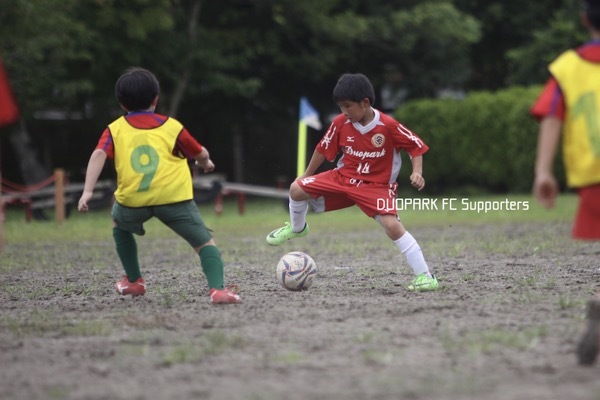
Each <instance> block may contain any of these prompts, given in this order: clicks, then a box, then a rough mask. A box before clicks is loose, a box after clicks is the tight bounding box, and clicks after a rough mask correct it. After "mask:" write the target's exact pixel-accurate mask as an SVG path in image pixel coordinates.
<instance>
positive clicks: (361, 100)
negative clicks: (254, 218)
mask: <svg viewBox="0 0 600 400" xmlns="http://www.w3.org/2000/svg"><path fill="white" fill-rule="evenodd" d="M333 100H334V101H335V102H336V103H337V105H338V106H339V107H340V110H341V112H342V114H340V115H338V116H337V117H336V118H335V119H334V120H333V123H332V124H331V126H330V127H329V129H328V130H327V132H326V133H325V135H324V136H323V138H322V139H321V141H320V143H319V144H318V145H317V146H316V149H315V151H314V153H313V156H312V158H311V160H310V162H309V164H308V167H307V168H306V171H305V172H304V174H303V175H302V176H300V177H298V178H297V179H296V181H295V182H293V183H292V185H291V186H290V203H289V208H290V219H291V223H286V225H285V226H284V227H282V228H279V229H276V230H274V231H273V232H271V233H270V234H269V235H268V236H267V243H269V244H270V245H273V246H278V245H280V244H282V243H284V242H286V241H287V240H290V239H293V238H296V237H302V236H306V234H307V233H308V224H307V223H306V213H307V211H308V205H309V203H310V204H311V206H312V208H313V209H314V210H315V211H316V212H325V211H333V210H339V209H342V208H346V207H350V206H352V205H357V206H358V207H359V208H360V209H361V210H362V211H363V212H364V213H365V214H366V215H367V216H369V217H371V218H374V219H375V220H376V221H377V222H379V224H381V226H382V227H383V229H384V230H385V233H386V234H387V236H388V237H389V238H390V239H391V240H392V241H393V242H394V243H395V244H396V246H397V247H398V249H399V250H400V252H402V253H403V254H404V255H405V256H406V259H407V261H408V264H409V265H410V267H411V268H412V270H413V272H414V273H415V275H416V277H415V278H414V279H413V280H412V282H411V284H410V285H409V286H408V289H409V290H411V291H433V290H437V289H438V287H439V284H438V281H437V279H436V278H435V277H434V276H433V275H432V274H431V273H430V271H429V267H428V265H427V263H426V262H425V259H424V257H423V253H422V251H421V248H420V247H419V244H418V243H417V242H416V240H415V239H414V237H413V236H412V235H411V234H410V233H409V232H407V231H406V229H405V228H404V226H403V225H402V223H401V222H400V220H399V219H398V215H397V211H396V207H395V200H396V194H397V186H398V184H397V183H396V179H397V178H398V173H399V172H400V166H401V157H400V150H405V151H406V152H407V153H408V154H409V155H410V157H411V164H412V174H411V175H410V181H411V184H412V186H414V187H415V188H416V189H417V190H421V189H423V187H424V186H425V180H424V179H423V176H422V165H423V154H424V153H425V152H426V151H427V150H428V149H429V148H428V147H427V145H426V144H425V143H423V141H422V140H421V139H420V138H419V137H418V136H417V135H415V134H414V133H413V132H411V131H410V130H409V129H408V128H406V127H405V126H403V125H402V124H400V123H398V122H397V121H395V120H394V119H393V118H391V117H390V116H388V115H385V114H383V113H382V112H380V111H378V110H376V109H374V108H373V107H372V106H373V103H374V101H375V93H374V90H373V86H372V85H371V82H370V81H369V79H368V78H367V77H366V76H364V75H363V74H344V75H342V76H341V77H340V78H339V80H338V82H337V85H336V86H335V88H334V90H333ZM339 153H342V157H341V158H340V159H339V161H338V164H337V168H335V169H333V170H330V171H326V172H322V173H320V174H317V175H314V173H315V172H316V170H317V169H318V168H319V166H320V165H321V164H322V163H323V162H324V161H325V160H329V161H333V160H334V159H335V158H336V156H337V155H338V154H339ZM382 205H386V206H385V207H382Z"/></svg>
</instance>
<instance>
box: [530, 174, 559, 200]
mask: <svg viewBox="0 0 600 400" xmlns="http://www.w3.org/2000/svg"><path fill="white" fill-rule="evenodd" d="M533 195H534V196H535V199H536V200H537V201H538V203H540V204H541V205H542V206H544V207H546V208H552V207H554V201H555V200H556V196H557V195H558V182H557V181H556V178H555V177H554V175H552V174H540V175H537V176H536V177H535V180H534V181H533Z"/></svg>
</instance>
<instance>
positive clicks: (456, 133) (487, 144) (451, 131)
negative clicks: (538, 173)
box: [394, 86, 562, 194]
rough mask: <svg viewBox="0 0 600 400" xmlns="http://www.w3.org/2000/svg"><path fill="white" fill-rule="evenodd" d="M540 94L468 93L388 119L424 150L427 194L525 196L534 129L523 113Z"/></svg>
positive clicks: (411, 106)
mask: <svg viewBox="0 0 600 400" xmlns="http://www.w3.org/2000/svg"><path fill="white" fill-rule="evenodd" d="M541 89H542V88H541V87H539V86H535V87H529V88H523V87H513V88H509V89H505V90H501V91H498V92H493V93H492V92H473V93H471V94H469V95H467V96H466V97H465V98H464V99H462V100H454V99H435V100H432V99H427V100H415V101H411V102H407V103H405V104H403V105H402V106H401V107H400V108H399V109H398V110H397V111H396V112H395V113H394V117H395V118H396V119H398V121H401V122H402V123H403V124H405V125H406V126H407V127H409V128H410V129H411V130H413V131H414V132H415V133H417V134H418V135H419V136H420V137H421V138H423V140H424V141H425V142H426V143H427V144H428V145H429V147H430V150H429V152H428V153H427V154H425V156H424V168H423V169H424V176H425V179H426V181H427V187H428V190H427V191H428V192H429V193H444V192H449V191H451V192H455V193H456V192H459V193H468V194H474V193H489V192H491V193H507V192H512V193H525V192H529V191H530V190H531V184H532V182H533V168H534V162H535V151H536V143H537V131H538V127H539V124H538V123H537V121H535V120H534V119H533V118H532V117H531V115H530V114H529V110H530V108H531V106H532V105H533V103H534V102H535V99H536V98H537V96H538V95H539V94H540V92H541ZM404 163H405V166H406V167H405V168H403V171H402V176H401V179H405V178H406V177H408V176H409V175H410V167H409V166H407V165H406V164H407V163H409V161H408V160H407V159H405V161H404ZM557 165H558V163H557ZM558 172H559V174H558V177H559V179H562V173H560V171H558ZM401 183H402V181H401ZM402 186H404V187H405V185H404V184H402Z"/></svg>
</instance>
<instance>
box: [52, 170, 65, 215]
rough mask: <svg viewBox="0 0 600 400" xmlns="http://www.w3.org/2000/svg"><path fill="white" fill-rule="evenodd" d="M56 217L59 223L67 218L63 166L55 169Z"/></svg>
mask: <svg viewBox="0 0 600 400" xmlns="http://www.w3.org/2000/svg"><path fill="white" fill-rule="evenodd" d="M54 218H55V220H56V223H58V224H62V223H63V222H64V220H65V171H64V170H63V169H61V168H57V169H55V170H54Z"/></svg>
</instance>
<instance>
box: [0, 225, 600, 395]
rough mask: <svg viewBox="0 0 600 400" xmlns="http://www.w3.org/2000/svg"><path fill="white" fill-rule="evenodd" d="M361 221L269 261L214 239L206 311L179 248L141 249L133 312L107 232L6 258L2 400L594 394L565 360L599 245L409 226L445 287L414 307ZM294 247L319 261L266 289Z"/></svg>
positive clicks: (252, 244)
mask: <svg viewBox="0 0 600 400" xmlns="http://www.w3.org/2000/svg"><path fill="white" fill-rule="evenodd" d="M311 218H312V217H309V222H310V219H311ZM316 218H319V217H316ZM360 221H361V224H363V223H364V226H363V225H361V229H351V230H349V231H348V232H346V233H339V232H336V231H335V230H334V227H332V226H328V224H327V223H322V224H321V225H315V228H313V226H311V228H312V229H311V234H310V235H309V236H307V237H306V238H302V239H297V240H296V241H294V242H290V243H288V244H286V245H284V246H282V247H279V248H273V247H269V246H267V245H266V244H265V243H264V235H249V234H248V233H247V231H246V230H244V229H240V231H238V232H232V233H228V234H227V237H226V238H225V237H223V236H222V233H220V231H219V227H218V226H213V228H214V229H215V238H216V240H217V241H218V243H219V244H220V246H221V249H222V252H223V255H224V258H225V261H226V263H227V267H226V279H227V281H228V282H229V283H233V282H235V283H238V284H239V285H240V286H241V293H240V294H241V295H242V298H243V300H244V303H243V304H241V305H236V306H211V305H209V304H208V291H207V288H206V284H205V280H204V278H203V277H202V276H201V274H200V267H199V262H198V259H197V257H196V256H195V255H194V254H192V252H191V251H190V250H189V249H188V248H187V245H186V244H185V243H183V241H182V240H180V239H179V238H176V237H174V236H167V237H166V238H165V237H155V238H153V237H146V238H142V239H139V240H138V247H139V249H140V254H141V264H142V272H143V274H144V277H145V279H146V281H147V283H148V287H149V291H148V293H147V294H146V296H144V297H141V298H135V299H131V298H129V297H128V298H122V297H119V296H117V295H116V294H115V293H114V289H113V284H114V282H115V281H116V280H117V278H119V277H120V274H121V269H120V265H119V264H118V262H117V260H116V256H115V252H114V249H113V244H112V241H111V238H110V236H108V234H107V235H106V237H107V238H106V241H103V242H100V243H94V242H89V241H84V242H80V243H78V244H77V245H73V244H70V243H63V244H61V243H51V242H48V243H31V244H18V245H9V246H8V247H7V248H6V249H5V251H4V253H2V254H1V255H0V257H1V258H0V262H1V263H2V264H4V266H3V267H2V268H0V271H1V272H0V313H1V314H0V399H4V400H9V399H28V400H34V399H44V400H45V399H90V400H91V399H98V400H99V399H107V400H108V399H110V400H115V399H236V400H237V399H243V400H259V399H265V400H269V399H273V400H274V399H294V400H295V399H323V400H337V399H340V400H341V399H344V400H346V399H514V400H517V399H528V400H531V399H544V400H546V399H557V400H558V399H561V400H562V399H568V400H577V399H600V366H598V365H596V366H593V367H591V368H589V367H588V368H584V367H580V366H578V365H577V363H576V358H575V353H574V348H575V346H576V342H577V339H578V336H579V334H580V332H581V330H582V327H583V324H584V310H585V303H586V301H587V300H588V299H589V298H590V296H591V294H592V293H593V292H594V291H595V290H597V288H598V282H599V278H600V271H599V268H600V261H599V260H600V244H599V243H578V242H573V241H571V240H570V239H565V238H568V236H569V229H570V222H553V223H523V224H515V223H493V224H483V225H482V224H479V225H478V224H475V225H472V224H469V225H461V224H453V225H443V226H439V225H438V226H435V225H429V226H424V227H419V226H411V227H410V228H411V229H410V231H411V233H412V234H413V236H415V237H416V238H417V240H418V241H419V242H420V244H421V246H422V248H423V250H424V253H425V255H426V258H427V260H428V262H429V264H430V266H431V268H432V269H433V271H434V272H435V273H436V274H437V275H438V277H439V279H440V281H441V283H442V285H443V289H442V290H440V291H439V292H435V293H423V294H413V293H410V292H408V291H407V290H406V289H405V288H404V287H405V286H406V284H407V283H408V282H409V280H410V279H411V273H410V272H409V269H408V266H407V265H406V264H405V262H404V260H403V258H402V257H401V256H400V254H398V252H397V250H396V249H395V247H394V246H393V245H392V244H391V243H390V242H389V241H388V240H387V239H386V238H385V237H384V235H383V232H381V230H380V228H379V227H378V226H377V225H376V224H374V223H370V222H369V221H367V220H365V219H362V220H360ZM259 228H260V229H259V230H260V231H261V232H262V231H264V234H265V235H266V233H268V231H269V230H270V229H271V228H273V227H271V226H266V227H259ZM292 250H303V251H306V252H308V253H309V254H311V255H312V256H313V258H314V259H315V260H316V261H317V264H318V266H319V274H318V276H317V279H316V281H315V285H314V286H313V287H312V288H311V289H310V290H308V291H306V292H301V293H294V292H288V291H285V290H284V289H282V288H280V287H278V286H277V284H276V283H275V281H274V269H275V264H276V262H277V259H278V258H279V256H280V255H282V254H283V253H285V252H288V251H292ZM19 266H22V267H19Z"/></svg>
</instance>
